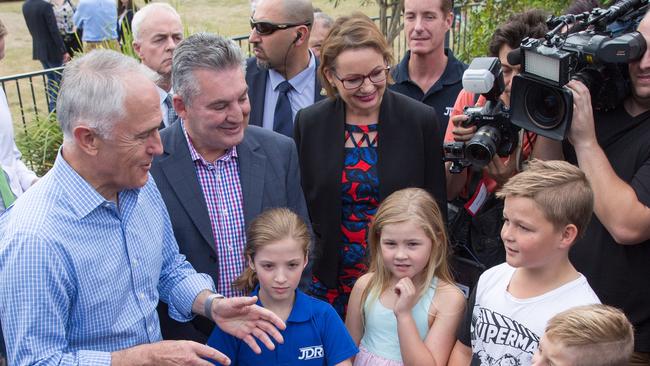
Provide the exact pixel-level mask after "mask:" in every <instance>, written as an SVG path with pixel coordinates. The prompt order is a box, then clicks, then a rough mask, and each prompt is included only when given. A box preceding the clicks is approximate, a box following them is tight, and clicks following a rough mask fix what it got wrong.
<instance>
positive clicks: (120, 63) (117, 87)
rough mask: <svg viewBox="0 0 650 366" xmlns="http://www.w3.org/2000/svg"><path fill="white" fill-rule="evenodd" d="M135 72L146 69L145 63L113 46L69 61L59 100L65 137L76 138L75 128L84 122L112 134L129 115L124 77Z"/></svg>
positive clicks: (126, 77)
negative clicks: (123, 53) (118, 122)
mask: <svg viewBox="0 0 650 366" xmlns="http://www.w3.org/2000/svg"><path fill="white" fill-rule="evenodd" d="M133 73H145V71H144V69H143V66H141V65H140V64H139V63H138V62H137V61H136V60H134V59H133V58H131V57H127V56H124V55H122V54H121V53H119V52H115V51H111V50H94V51H91V52H90V53H87V54H85V55H84V56H82V57H79V58H74V59H73V60H72V61H71V62H70V63H68V64H67V65H66V67H65V69H64V70H63V80H62V81H61V87H60V89H59V94H58V97H57V104H56V112H57V118H58V120H59V123H60V124H61V130H62V131H63V137H64V140H66V141H73V134H72V131H73V130H74V128H75V127H77V126H78V125H79V124H81V123H82V122H83V123H84V124H85V125H86V126H88V127H90V128H93V129H95V130H96V131H97V133H98V134H99V135H100V136H102V137H108V136H110V134H111V132H112V130H113V126H114V125H115V123H116V122H117V121H120V120H122V119H123V118H124V117H125V116H126V112H125V111H124V102H125V98H126V95H127V90H126V85H125V81H126V80H127V79H128V78H129V75H132V74H133ZM145 75H146V74H145Z"/></svg>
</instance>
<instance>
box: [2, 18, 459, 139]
mask: <svg viewBox="0 0 650 366" xmlns="http://www.w3.org/2000/svg"><path fill="white" fill-rule="evenodd" d="M461 11H462V9H461V8H460V7H457V8H455V9H454V14H456V17H455V24H454V26H453V27H452V29H451V30H450V34H449V35H448V44H449V47H451V48H452V50H454V52H455V53H458V52H457V50H458V49H459V48H462V47H463V45H464V44H465V40H464V39H463V37H464V34H466V32H463V27H466V25H465V24H463V19H465V17H464V16H462V15H463V14H464V13H462V12H461ZM372 19H373V20H374V21H375V22H377V21H378V20H379V17H374V18H372ZM232 40H233V41H235V42H236V43H237V44H238V45H239V46H240V47H241V49H242V50H243V51H244V52H245V53H246V54H247V55H251V46H250V44H249V43H248V35H240V36H234V37H232ZM406 47H407V45H406V37H405V35H404V31H403V30H402V32H401V33H400V34H399V36H398V37H397V38H396V39H395V40H394V41H393V55H394V58H395V62H399V60H400V59H401V58H402V56H403V55H404V52H405V51H406ZM62 69H63V68H62V67H61V68H56V69H49V70H39V71H34V72H29V73H24V74H18V75H11V76H5V77H0V84H1V86H2V88H3V90H4V91H5V94H6V95H7V100H8V102H9V106H10V109H11V112H12V115H13V118H14V120H16V121H20V122H22V126H23V128H25V129H26V128H27V125H28V124H29V123H30V122H31V121H34V120H35V119H36V118H39V117H45V116H47V115H48V109H47V105H48V94H47V92H46V86H47V81H46V77H45V74H46V73H48V72H50V71H59V72H60V71H61V70H62Z"/></svg>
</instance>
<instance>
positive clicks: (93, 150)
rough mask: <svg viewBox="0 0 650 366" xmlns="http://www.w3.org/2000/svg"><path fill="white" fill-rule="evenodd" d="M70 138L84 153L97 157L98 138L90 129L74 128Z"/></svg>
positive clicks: (83, 126) (83, 127)
mask: <svg viewBox="0 0 650 366" xmlns="http://www.w3.org/2000/svg"><path fill="white" fill-rule="evenodd" d="M72 136H73V138H74V141H75V144H76V145H77V147H78V148H79V149H81V150H82V151H83V152H84V153H86V154H88V155H91V156H95V155H97V152H98V143H99V136H97V133H96V132H95V131H93V130H92V129H91V128H90V127H88V126H86V125H79V126H76V127H75V128H74V129H73V130H72Z"/></svg>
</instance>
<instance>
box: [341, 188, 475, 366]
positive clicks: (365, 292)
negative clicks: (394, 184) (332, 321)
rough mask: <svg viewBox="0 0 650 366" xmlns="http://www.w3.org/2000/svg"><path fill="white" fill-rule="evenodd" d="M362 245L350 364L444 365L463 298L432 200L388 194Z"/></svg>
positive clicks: (420, 194)
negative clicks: (365, 266) (363, 269)
mask: <svg viewBox="0 0 650 366" xmlns="http://www.w3.org/2000/svg"><path fill="white" fill-rule="evenodd" d="M368 241H369V248H370V270H369V272H368V273H367V274H365V275H364V276H362V277H361V278H359V280H358V281H357V283H356V284H355V285H354V288H353V289H352V293H351V295H350V302H349V304H348V315H347V318H346V327H347V328H348V331H349V332H350V335H351V336H352V338H353V339H354V341H355V342H356V343H357V344H358V345H359V354H358V355H357V356H356V358H355V360H354V365H355V366H371V365H372V366H381V365H389V366H398V365H404V364H408V365H413V364H426V365H438V366H439V365H446V364H447V361H448V358H449V355H450V353H451V350H452V348H453V346H454V343H455V342H456V328H457V326H458V324H459V322H460V320H461V318H462V315H463V313H464V309H465V298H464V296H463V295H462V293H461V291H460V290H459V289H458V288H457V287H456V286H455V285H454V282H453V280H452V278H451V275H450V273H449V269H448V264H447V235H446V234H445V225H444V221H443V218H442V215H441V212H440V208H439V207H438V205H437V204H436V202H435V200H434V199H433V198H432V197H431V196H430V195H429V193H427V192H426V191H425V190H423V189H419V188H408V189H404V190H401V191H397V192H395V193H393V194H391V195H390V196H388V198H386V199H385V200H384V202H383V203H382V204H381V205H380V206H379V209H378V211H377V214H376V216H375V218H374V221H373V224H372V226H371V228H370V231H369V234H368Z"/></svg>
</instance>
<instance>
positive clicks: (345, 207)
mask: <svg viewBox="0 0 650 366" xmlns="http://www.w3.org/2000/svg"><path fill="white" fill-rule="evenodd" d="M376 132H377V124H370V125H364V126H357V125H349V124H346V125H345V140H346V141H348V140H349V141H351V142H352V144H353V145H354V147H346V148H345V159H344V167H343V174H342V181H341V182H342V185H341V186H342V189H341V200H342V202H341V203H342V205H341V207H342V212H341V215H342V216H341V246H340V248H339V251H340V255H339V258H340V260H341V262H340V263H339V274H338V287H337V288H333V289H328V288H327V287H325V285H324V284H323V283H321V282H320V281H319V280H318V278H317V277H314V278H313V282H312V287H311V289H310V290H311V294H312V295H313V296H315V297H318V298H321V299H323V300H326V301H327V302H329V303H330V304H331V305H332V306H333V307H334V309H335V310H336V312H337V313H338V314H339V315H340V316H341V318H343V319H345V313H346V311H347V305H348V299H349V297H350V292H351V291H352V287H354V283H355V282H356V281H357V279H358V278H359V277H361V275H363V274H364V273H366V272H367V271H368V263H367V258H366V257H367V256H366V248H367V239H368V235H367V232H368V226H369V225H370V221H371V220H372V218H373V216H374V215H375V213H376V212H377V207H378V206H379V176H378V174H377V137H378V134H377V133H376ZM372 135H374V138H371V137H370V136H372Z"/></svg>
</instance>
